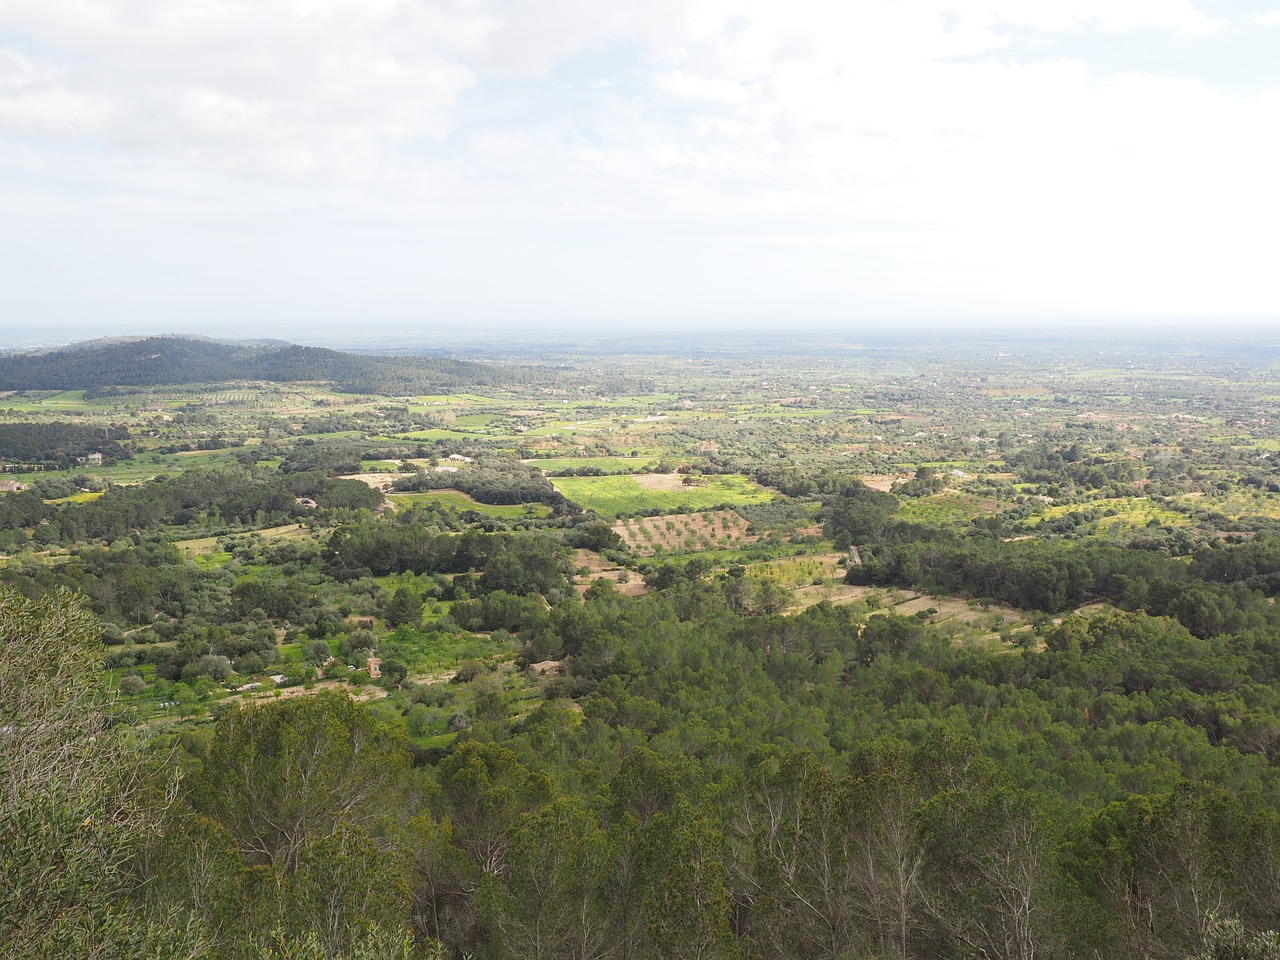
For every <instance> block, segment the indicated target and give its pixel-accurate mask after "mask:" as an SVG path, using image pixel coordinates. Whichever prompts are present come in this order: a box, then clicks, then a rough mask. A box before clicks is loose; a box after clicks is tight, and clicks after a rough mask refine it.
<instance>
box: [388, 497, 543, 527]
mask: <svg viewBox="0 0 1280 960" xmlns="http://www.w3.org/2000/svg"><path fill="white" fill-rule="evenodd" d="M388 499H389V500H390V501H391V502H392V503H393V504H394V505H395V506H396V507H397V508H402V509H403V508H408V507H412V506H417V505H419V504H422V505H434V506H437V507H441V508H442V509H446V510H447V509H453V510H458V511H463V510H474V511H476V513H483V514H485V515H486V516H489V517H504V518H506V519H510V520H518V519H520V518H521V517H545V516H546V515H547V514H548V513H550V512H551V511H550V510H549V509H548V507H547V505H546V504H544V503H515V504H491V503H479V502H477V501H475V500H472V499H471V498H470V497H469V496H467V495H466V494H465V493H459V492H458V491H457V490H433V491H431V492H429V493H393V494H390V495H389V497H388Z"/></svg>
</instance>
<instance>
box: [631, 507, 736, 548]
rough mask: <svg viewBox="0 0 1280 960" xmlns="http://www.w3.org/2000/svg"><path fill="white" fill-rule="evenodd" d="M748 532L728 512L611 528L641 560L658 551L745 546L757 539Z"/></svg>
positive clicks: (638, 520) (668, 516) (635, 521)
mask: <svg viewBox="0 0 1280 960" xmlns="http://www.w3.org/2000/svg"><path fill="white" fill-rule="evenodd" d="M748 528H749V525H748V523H747V521H746V520H744V519H743V518H742V517H741V516H739V515H738V514H737V513H735V512H734V511H732V510H705V511H703V512H701V513H670V514H664V515H662V516H658V517H630V518H628V519H626V520H619V521H618V522H617V523H615V524H614V525H613V531H614V533H616V534H618V536H620V537H622V539H623V540H624V541H625V542H626V544H627V546H628V547H630V548H631V551H632V552H633V553H635V554H637V555H639V556H642V557H652V556H653V555H654V554H656V553H657V552H658V551H659V550H665V551H668V552H671V553H680V552H693V551H702V550H721V549H727V548H731V547H742V546H746V545H748V544H752V543H755V542H756V541H757V540H759V539H760V538H759V537H757V536H755V535H754V534H750V533H748V532H747V530H748Z"/></svg>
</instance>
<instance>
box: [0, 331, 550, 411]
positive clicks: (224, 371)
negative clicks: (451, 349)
mask: <svg viewBox="0 0 1280 960" xmlns="http://www.w3.org/2000/svg"><path fill="white" fill-rule="evenodd" d="M527 374H528V372H527V371H525V372H519V371H514V370H509V369H504V368H502V367H498V366H494V365H489V364H479V363H470V362H467V361H463V360H446V359H437V358H433V357H374V356H361V355H357V354H351V353H341V352H339V351H336V350H326V349H323V348H320V347H301V346H296V345H294V344H286V345H272V346H258V345H246V344H230V343H221V342H218V341H210V340H191V339H185V338H182V337H148V338H146V339H140V340H131V341H126V342H123V343H113V342H107V343H103V344H101V345H97V346H92V347H87V348H85V349H80V350H54V351H49V352H42V353H29V354H14V355H9V356H0V390H83V389H89V390H93V389H97V388H102V387H111V386H159V385H166V384H183V383H221V382H225V381H231V380H267V381H273V382H279V383H293V382H298V381H316V380H319V381H328V382H331V383H334V384H337V385H338V386H339V387H341V388H342V389H344V390H350V391H354V392H367V393H378V394H384V395H391V396H397V395H402V394H421V393H447V392H450V391H452V390H457V389H469V388H474V387H481V386H487V385H491V384H499V383H507V382H510V381H511V380H513V379H518V378H519V377H520V376H522V375H527Z"/></svg>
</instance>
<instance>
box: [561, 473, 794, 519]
mask: <svg viewBox="0 0 1280 960" xmlns="http://www.w3.org/2000/svg"><path fill="white" fill-rule="evenodd" d="M655 476H656V475H655ZM552 483H553V484H555V488H556V489H557V490H559V491H560V492H561V493H563V494H564V495H565V496H566V497H568V498H569V499H570V500H573V501H574V502H575V503H580V504H581V505H582V506H584V507H586V508H587V509H588V510H594V511H595V512H596V513H598V514H600V515H602V516H617V515H618V514H620V513H634V512H636V511H637V510H664V511H673V510H677V509H679V508H680V507H689V508H691V509H695V510H698V509H702V508H704V507H714V506H718V505H719V504H722V503H732V504H743V503H767V502H768V501H770V500H772V499H773V498H774V494H773V492H772V491H769V490H766V489H764V488H763V487H760V486H757V485H756V484H754V483H752V482H751V481H750V480H748V479H747V478H746V477H744V476H742V475H740V474H725V475H724V476H712V477H703V478H701V479H700V480H699V482H698V484H697V485H696V486H691V487H679V488H677V489H674V490H648V489H645V488H644V487H642V486H641V485H640V483H639V481H638V480H637V479H636V478H635V477H633V476H619V477H556V478H554V479H553V480H552Z"/></svg>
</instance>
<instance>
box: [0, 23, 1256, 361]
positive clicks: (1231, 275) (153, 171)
mask: <svg viewBox="0 0 1280 960" xmlns="http://www.w3.org/2000/svg"><path fill="white" fill-rule="evenodd" d="M1278 277H1280V0H1268V2H1260V3H1249V2H1227V0H1194V2H1193V0H953V2H944V0H836V2H826V0H762V2H754V0H732V2H729V0H724V2H721V0H683V2H671V0H648V2H644V3H640V2H632V0H507V2H503V0H0V328H9V329H11V330H12V329H17V328H27V329H39V328H42V327H43V328H47V329H53V328H55V327H56V328H75V329H76V330H94V331H98V332H102V333H133V332H143V331H155V330H203V331H204V332H209V333H237V334H241V333H244V332H250V331H252V332H257V333H260V334H262V335H281V336H292V337H294V338H298V337H299V336H300V335H305V333H306V332H308V331H311V332H317V331H328V330H331V329H332V330H339V331H344V330H345V331H352V332H353V333H356V334H358V333H359V332H360V331H363V330H370V329H375V328H383V329H387V328H391V329H408V328H419V329H442V330H445V331H447V330H449V329H472V328H475V327H477V326H480V325H484V324H502V325H525V326H527V327H529V328H534V327H545V328H551V327H555V326H557V325H560V324H578V325H581V324H592V325H594V326H595V327H596V328H597V329H604V328H606V327H607V326H608V325H609V324H611V323H625V324H626V329H629V330H635V329H638V328H641V327H640V325H641V324H651V325H654V326H672V325H680V324H684V323H736V322H748V321H749V322H754V323H769V324H778V325H788V326H790V325H804V326H816V325H821V324H831V323H840V324H854V325H856V324H862V323H868V322H875V321H879V320H897V321H902V320H906V319H918V320H927V321H934V322H945V321H952V320H958V321H967V322H973V321H979V320H981V321H990V320H1001V319H1006V320H1015V319H1016V320H1021V319H1041V320H1045V321H1046V322H1047V321H1048V320H1052V319H1053V318H1059V319H1061V318H1085V319H1088V318H1095V319H1096V320H1099V321H1101V320H1102V319H1104V318H1114V317H1139V318H1141V317H1147V318H1152V317H1169V316H1187V317H1199V318H1228V319H1243V320H1252V321H1255V322H1256V321H1259V320H1271V321H1276V320H1277V319H1280V281H1278V279H1277V278H1278Z"/></svg>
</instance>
